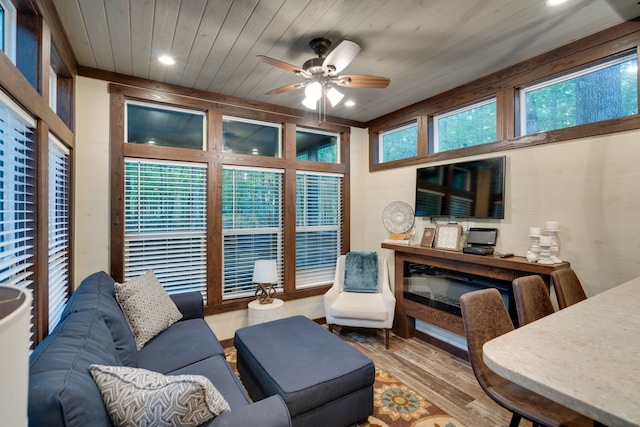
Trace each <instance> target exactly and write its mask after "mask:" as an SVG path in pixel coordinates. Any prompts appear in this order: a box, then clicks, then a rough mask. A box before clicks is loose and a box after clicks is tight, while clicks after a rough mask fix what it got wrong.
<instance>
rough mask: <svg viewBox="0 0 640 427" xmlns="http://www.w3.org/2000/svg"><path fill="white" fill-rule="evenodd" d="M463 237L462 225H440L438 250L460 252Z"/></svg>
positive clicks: (437, 241) (437, 240)
mask: <svg viewBox="0 0 640 427" xmlns="http://www.w3.org/2000/svg"><path fill="white" fill-rule="evenodd" d="M461 235H462V227H461V226H460V224H446V225H439V226H438V233H437V236H436V245H435V246H436V248H437V249H448V250H451V251H458V250H460V236H461Z"/></svg>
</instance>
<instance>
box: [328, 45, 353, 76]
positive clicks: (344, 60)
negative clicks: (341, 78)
mask: <svg viewBox="0 0 640 427" xmlns="http://www.w3.org/2000/svg"><path fill="white" fill-rule="evenodd" d="M358 52H360V46H358V44H357V43H354V42H352V41H351V40H343V41H342V42H341V43H340V44H339V45H338V46H336V48H335V49H333V50H332V51H331V52H329V55H327V57H326V58H325V60H324V62H323V63H322V69H323V70H325V71H328V73H329V74H337V73H339V72H340V71H342V70H344V69H345V68H346V67H347V65H349V64H350V63H351V61H353V58H355V57H356V55H357V54H358Z"/></svg>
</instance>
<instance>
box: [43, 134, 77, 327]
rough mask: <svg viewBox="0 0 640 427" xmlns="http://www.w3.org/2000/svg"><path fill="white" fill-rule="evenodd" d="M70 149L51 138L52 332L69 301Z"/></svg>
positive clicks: (50, 276)
mask: <svg viewBox="0 0 640 427" xmlns="http://www.w3.org/2000/svg"><path fill="white" fill-rule="evenodd" d="M69 167H70V163H69V150H68V149H67V148H66V147H64V145H62V144H61V143H60V142H59V141H58V140H56V139H55V138H54V137H53V136H51V135H50V136H49V183H48V185H49V213H48V215H49V254H48V264H49V282H48V283H49V332H51V331H52V330H53V328H55V326H56V325H57V324H58V322H59V321H60V315H61V314H62V310H63V309H64V306H65V304H66V303H67V300H68V298H69V289H70V284H69V256H70V254H69V230H70V226H71V223H70V217H69V196H70V192H71V187H70V174H69V172H70V171H69Z"/></svg>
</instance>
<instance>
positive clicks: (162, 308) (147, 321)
mask: <svg viewBox="0 0 640 427" xmlns="http://www.w3.org/2000/svg"><path fill="white" fill-rule="evenodd" d="M115 288H116V300H117V301H118V304H119V305H120V308H121V309H122V312H123V313H124V316H125V317H126V319H127V323H129V327H130V328H131V332H132V333H133V337H134V338H135V340H136V348H137V349H138V350H140V349H141V348H142V347H144V345H145V344H146V343H147V342H148V341H149V340H150V339H151V338H153V337H155V336H156V335H158V334H159V333H160V332H162V331H164V330H165V329H167V328H168V327H169V326H171V325H173V324H174V323H176V322H177V321H178V320H180V319H182V313H180V310H178V307H176V304H175V303H174V302H173V301H172V300H171V297H169V294H168V293H167V291H166V290H165V289H164V288H163V287H162V285H161V284H160V282H158V279H157V278H156V275H155V274H154V273H153V270H149V271H147V272H146V273H145V274H143V275H142V276H138V277H134V278H133V279H131V280H129V281H128V282H126V283H116V284H115Z"/></svg>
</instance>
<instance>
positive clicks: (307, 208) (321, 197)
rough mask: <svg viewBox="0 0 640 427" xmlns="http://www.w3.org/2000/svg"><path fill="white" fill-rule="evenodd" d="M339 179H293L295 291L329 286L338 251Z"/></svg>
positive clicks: (306, 176)
mask: <svg viewBox="0 0 640 427" xmlns="http://www.w3.org/2000/svg"><path fill="white" fill-rule="evenodd" d="M342 181H343V175H337V174H323V173H314V172H298V173H297V175H296V288H297V289H300V288H305V287H311V286H318V285H324V284H327V283H331V282H332V281H333V278H334V275H335V267H336V259H337V258H338V255H340V253H341V251H342Z"/></svg>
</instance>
